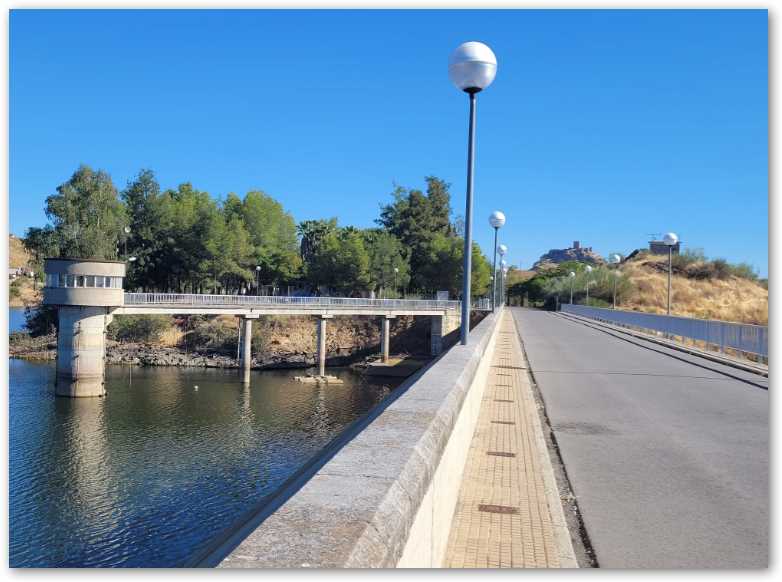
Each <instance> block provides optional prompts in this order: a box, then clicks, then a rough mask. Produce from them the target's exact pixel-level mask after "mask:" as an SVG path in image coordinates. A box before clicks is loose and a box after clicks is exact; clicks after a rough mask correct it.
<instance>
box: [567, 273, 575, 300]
mask: <svg viewBox="0 0 782 582" xmlns="http://www.w3.org/2000/svg"><path fill="white" fill-rule="evenodd" d="M568 277H569V278H570V304H571V305H573V283H575V281H576V274H575V273H574V272H573V271H570V273H568Z"/></svg>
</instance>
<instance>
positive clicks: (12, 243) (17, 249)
mask: <svg viewBox="0 0 782 582" xmlns="http://www.w3.org/2000/svg"><path fill="white" fill-rule="evenodd" d="M29 262H30V253H28V252H27V249H25V248H24V245H23V244H22V241H21V239H19V238H17V237H15V236H14V235H9V236H8V266H9V267H10V268H12V269H14V268H17V267H26V266H27V265H28V264H29Z"/></svg>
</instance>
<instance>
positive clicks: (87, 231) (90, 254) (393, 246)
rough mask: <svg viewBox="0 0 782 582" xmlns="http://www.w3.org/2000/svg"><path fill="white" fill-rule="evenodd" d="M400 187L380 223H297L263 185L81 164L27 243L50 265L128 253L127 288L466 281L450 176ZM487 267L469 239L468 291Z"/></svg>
mask: <svg viewBox="0 0 782 582" xmlns="http://www.w3.org/2000/svg"><path fill="white" fill-rule="evenodd" d="M425 183H426V186H425V189H423V190H421V189H415V188H413V189H410V188H404V187H401V186H397V187H396V188H395V190H394V191H393V193H392V200H391V201H390V202H389V203H387V204H384V205H381V208H380V213H379V217H378V218H377V219H376V220H375V222H376V225H377V226H376V227H374V228H357V227H354V226H340V225H339V224H338V221H337V219H336V218H325V219H320V220H305V221H302V222H299V223H298V224H297V223H296V221H295V220H294V218H293V217H292V216H291V214H290V213H289V212H287V211H286V210H285V209H284V207H283V206H282V204H280V202H278V201H277V200H275V199H274V198H272V197H271V196H269V195H268V194H266V193H264V192H262V191H260V190H253V191H250V192H247V193H246V194H245V195H244V197H240V196H238V195H237V194H235V193H229V194H228V195H227V196H225V197H224V198H220V199H217V198H215V197H213V196H211V195H210V194H209V193H208V192H205V191H202V190H198V189H196V188H195V187H193V185H192V184H191V183H183V184H180V185H179V186H177V187H176V188H171V189H167V190H162V189H161V187H160V184H159V183H158V181H157V179H156V178H155V174H154V172H153V171H151V170H142V171H140V172H139V173H138V175H137V176H135V177H134V178H133V179H131V180H130V181H129V182H128V184H127V186H126V187H125V188H124V189H123V190H121V191H119V190H118V189H117V188H116V187H115V185H114V184H113V182H112V180H111V177H110V176H109V175H108V174H107V173H106V172H104V171H100V170H98V171H95V170H93V169H91V168H90V167H88V166H85V165H82V166H80V167H79V168H78V169H77V170H76V172H74V174H73V175H72V176H71V178H70V179H69V180H68V181H66V182H64V183H63V184H61V185H60V186H58V187H57V189H56V192H55V193H54V194H52V195H50V196H49V197H47V199H46V216H47V218H48V221H49V223H48V224H47V225H46V226H44V227H41V228H39V227H32V228H29V229H28V230H27V232H26V235H25V237H24V240H23V242H24V245H25V247H26V248H27V249H28V250H29V251H30V252H31V254H32V256H33V257H34V260H35V263H36V266H37V268H38V270H39V271H40V270H42V266H43V259H44V258H46V257H60V258H75V257H79V258H91V259H101V260H123V259H124V260H127V259H128V258H131V257H134V260H133V261H132V262H130V263H129V268H128V274H127V279H126V281H125V288H126V289H129V290H142V291H160V292H177V293H255V292H257V287H256V282H258V283H260V285H274V286H278V287H285V286H292V287H295V288H298V289H302V290H305V291H306V292H310V293H321V294H334V295H348V296H366V295H370V294H373V293H374V294H375V295H380V296H384V297H394V296H398V295H400V294H401V293H402V292H406V293H408V294H431V293H434V292H435V291H439V290H447V291H448V292H449V294H450V295H451V296H452V297H457V296H458V295H459V294H460V289H461V271H462V250H463V245H464V241H463V238H462V236H461V234H462V233H461V228H462V227H461V225H460V224H459V220H458V219H457V220H453V221H452V219H451V197H450V192H449V184H447V183H446V182H444V181H443V180H441V179H439V178H437V177H434V176H428V177H426V178H425ZM490 276H491V267H490V264H489V262H488V260H487V259H486V257H485V256H484V255H483V253H482V252H481V249H480V248H479V247H478V245H477V244H474V246H473V261H472V293H473V295H474V296H480V295H485V294H486V292H487V291H488V289H489V284H490Z"/></svg>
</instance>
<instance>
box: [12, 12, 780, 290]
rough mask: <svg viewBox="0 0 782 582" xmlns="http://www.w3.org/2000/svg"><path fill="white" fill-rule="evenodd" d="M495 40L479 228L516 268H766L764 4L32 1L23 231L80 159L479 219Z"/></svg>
mask: <svg viewBox="0 0 782 582" xmlns="http://www.w3.org/2000/svg"><path fill="white" fill-rule="evenodd" d="M466 40H480V41H483V42H485V43H487V44H489V45H490V46H491V47H492V49H493V50H494V52H495V53H496V55H497V59H498V62H499V66H498V73H497V79H496V81H495V82H494V84H493V85H492V86H491V87H490V88H489V89H488V90H487V91H486V92H484V93H482V94H481V95H480V96H479V102H478V148H477V169H476V188H475V211H474V217H475V222H474V233H475V236H476V239H477V240H478V242H479V243H480V244H481V246H482V247H483V248H484V250H485V251H487V252H488V250H489V249H490V248H491V237H492V233H491V229H490V228H489V226H488V223H487V217H488V215H489V213H490V212H491V211H492V210H494V209H501V210H503V211H504V212H505V213H506V215H507V217H508V222H507V225H506V227H505V228H504V229H503V230H502V231H501V237H502V239H503V241H504V242H505V243H506V244H507V245H508V246H509V247H510V253H509V256H510V262H511V263H513V264H521V265H522V266H524V267H528V266H529V265H530V264H531V263H532V262H533V261H534V260H536V259H537V258H538V257H539V256H540V255H541V254H542V253H544V252H546V251H548V250H549V249H551V248H562V247H566V246H569V245H570V243H571V242H572V241H573V240H580V241H582V244H583V245H585V246H592V247H594V249H595V251H597V252H599V253H601V254H604V255H605V254H607V253H608V252H612V251H619V252H629V251H631V250H632V249H635V248H638V247H642V246H644V245H645V244H646V242H647V239H648V235H649V234H650V233H661V232H664V231H668V230H673V231H676V232H678V233H679V235H680V237H681V238H682V241H683V243H684V244H685V246H689V247H694V248H703V249H704V251H705V252H706V254H707V255H709V256H715V257H716V256H721V257H725V258H727V259H729V260H731V261H736V262H738V261H747V262H750V263H752V264H753V265H754V266H755V267H756V268H757V269H758V271H759V272H760V273H761V275H763V276H766V274H767V272H768V127H767V126H768V57H767V55H768V17H767V13H766V11H764V10H756V11H688V10H659V11H643V10H632V11H570V10H557V11H532V10H519V11H508V10H503V11H331V12H328V11H119V10H117V11H18V10H17V11H13V12H12V14H11V19H10V130H11V133H10V171H11V173H10V197H9V198H10V200H9V205H10V213H9V214H10V230H11V232H12V233H15V234H17V235H22V234H24V231H25V229H26V228H27V227H28V226H32V225H41V224H44V223H45V221H46V217H45V215H44V212H43V206H44V200H45V198H46V196H47V195H49V194H51V193H53V192H54V191H55V188H56V186H57V185H58V184H60V183H62V182H63V181H65V180H67V179H68V177H69V176H70V175H71V174H72V173H73V171H74V170H75V169H76V167H77V166H78V165H79V164H80V163H86V164H88V165H91V166H92V167H94V168H101V169H104V170H106V171H108V172H109V173H110V174H111V175H112V177H113V179H114V182H115V184H116V185H117V186H118V187H119V188H122V187H124V186H125V184H126V183H127V181H128V180H129V179H130V178H131V177H132V176H133V175H135V174H136V173H137V172H138V171H139V169H141V168H151V169H153V170H154V171H155V172H156V173H157V176H158V179H159V180H160V182H161V185H162V186H163V187H164V188H166V187H174V186H176V185H177V184H179V183H181V182H185V181H189V182H192V183H193V185H194V186H195V187H197V188H199V189H202V190H207V191H209V192H210V193H211V194H212V195H214V196H224V195H225V194H226V193H228V192H237V193H240V194H244V193H245V192H247V191H248V190H251V189H262V190H264V191H266V192H267V193H269V194H270V195H272V196H274V197H275V198H277V199H278V200H280V201H281V202H282V203H283V205H284V206H285V207H286V209H287V210H289V211H290V212H292V214H293V215H294V217H295V218H296V220H304V219H311V218H322V217H330V216H337V217H338V218H339V221H340V223H341V224H355V225H358V226H371V225H372V224H373V220H374V219H375V218H376V217H377V215H378V207H379V205H380V204H381V203H385V202H387V201H388V200H390V196H389V193H390V192H391V191H392V189H393V184H394V183H398V184H401V185H404V186H409V187H422V186H423V185H424V180H423V179H424V176H427V175H436V176H439V177H441V178H443V179H445V180H446V181H448V182H450V183H451V184H452V195H453V208H454V213H455V214H463V213H464V190H465V158H466V130H467V106H468V103H467V98H466V96H465V95H463V94H460V93H459V92H458V91H457V90H456V89H455V88H454V87H453V86H452V85H451V84H450V82H449V80H448V75H447V59H448V55H449V54H450V52H451V51H452V50H453V49H454V48H455V47H456V46H457V45H459V44H460V43H461V42H464V41H466Z"/></svg>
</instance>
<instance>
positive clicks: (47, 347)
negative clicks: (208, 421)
mask: <svg viewBox="0 0 782 582" xmlns="http://www.w3.org/2000/svg"><path fill="white" fill-rule="evenodd" d="M367 352H368V350H357V351H356V352H353V353H351V354H347V355H329V356H328V357H327V358H326V363H327V364H328V365H329V366H347V365H352V366H354V367H357V368H362V367H364V366H365V365H366V363H367V362H369V361H372V360H375V359H377V356H376V355H375V354H373V353H371V352H370V353H367ZM9 356H10V357H12V358H19V359H24V360H38V361H52V360H55V359H56V358H57V336H56V335H55V334H49V335H45V336H39V337H30V336H29V335H28V334H26V333H13V334H11V337H10V342H9ZM106 363H107V364H131V365H138V366H179V367H197V368H238V367H239V361H238V360H237V359H236V358H232V357H230V356H226V355H224V354H219V353H214V352H209V351H190V352H189V351H186V350H184V349H181V348H176V347H163V346H155V345H150V344H141V343H120V342H114V341H110V340H109V341H108V342H107V345H106ZM315 365H316V361H315V354H311V353H307V352H290V353H282V352H271V353H268V354H264V355H261V356H260V357H259V356H258V355H256V357H254V358H253V362H252V368H253V369H255V370H278V369H303V368H310V367H312V366H315Z"/></svg>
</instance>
